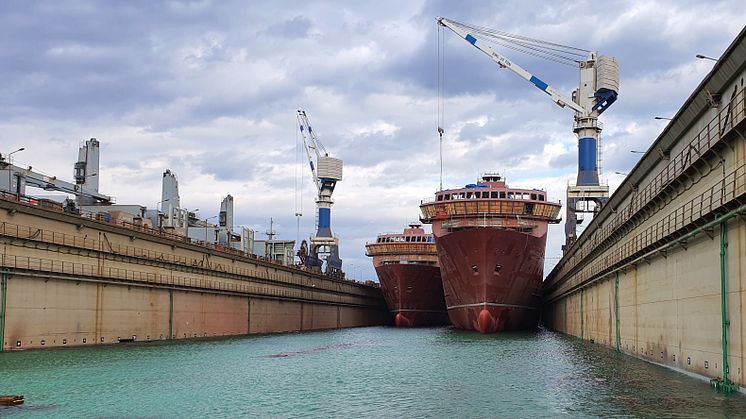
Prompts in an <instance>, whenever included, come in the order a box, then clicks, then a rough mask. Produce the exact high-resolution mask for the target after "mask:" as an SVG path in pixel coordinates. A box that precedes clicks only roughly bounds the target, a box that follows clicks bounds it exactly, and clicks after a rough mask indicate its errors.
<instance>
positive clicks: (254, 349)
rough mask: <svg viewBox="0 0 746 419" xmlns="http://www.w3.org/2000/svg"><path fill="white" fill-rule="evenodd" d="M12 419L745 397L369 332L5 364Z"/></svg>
mask: <svg viewBox="0 0 746 419" xmlns="http://www.w3.org/2000/svg"><path fill="white" fill-rule="evenodd" d="M0 394H23V395H24V396H25V397H26V404H25V405H24V406H22V407H13V408H0V416H5V415H8V416H11V417H26V416H28V417H207V416H210V417H242V416H243V417H297V416H313V417H345V418H347V417H352V418H354V417H382V418H396V417H407V418H411V417H449V418H452V417H568V418H569V417H572V418H576V417H610V416H612V417H744V416H746V397H744V396H743V395H740V394H738V395H730V396H726V395H723V394H720V393H717V392H715V391H714V390H712V389H711V388H710V387H709V385H708V383H706V382H704V381H701V380H698V379H695V378H691V377H689V376H686V375H683V374H680V373H677V372H675V371H671V370H668V369H666V368H663V367H659V366H655V365H651V364H648V363H645V362H643V361H640V360H636V359H634V358H631V357H629V356H625V355H619V354H616V353H615V352H613V351H610V350H608V349H606V348H602V347H599V346H597V345H593V344H589V343H586V342H582V341H580V340H578V339H574V338H570V337H565V336H563V335H559V334H556V333H552V332H548V331H538V332H532V333H513V334H498V335H479V334H475V333H470V332H460V331H456V330H453V329H450V328H436V329H415V330H404V329H395V328H390V327H371V328H359V329H346V330H335V331H325V332H314V333H301V334H286V335H272V336H251V337H240V338H232V339H222V340H193V341H174V342H152V343H131V344H120V345H115V346H98V347H88V348H66V349H60V350H45V351H20V352H3V353H2V354H0Z"/></svg>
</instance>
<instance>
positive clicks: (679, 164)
mask: <svg viewBox="0 0 746 419" xmlns="http://www.w3.org/2000/svg"><path fill="white" fill-rule="evenodd" d="M745 118H746V89H742V90H741V91H739V92H738V93H737V94H736V95H735V96H734V98H733V100H731V101H730V102H729V103H728V104H727V105H725V106H723V109H722V110H721V111H720V112H718V113H717V115H716V116H715V117H714V118H713V119H712V120H711V121H710V122H709V123H708V124H707V126H705V127H704V128H703V129H702V130H700V131H699V133H697V135H695V136H694V137H693V138H692V139H691V140H690V141H689V142H688V143H687V144H686V145H685V146H684V148H683V149H682V150H681V151H680V152H679V153H678V154H677V155H676V156H673V157H672V158H671V159H670V160H669V163H668V164H667V165H666V166H665V167H664V168H663V169H662V170H661V171H660V172H659V173H657V174H656V175H655V176H654V177H653V179H652V180H651V181H650V182H649V183H647V184H646V185H645V187H643V188H642V189H640V190H638V191H637V192H636V193H635V195H633V197H632V200H631V202H630V204H629V205H627V206H625V207H622V208H619V209H618V210H617V212H616V215H615V216H613V217H609V219H607V220H605V221H604V223H603V227H601V228H599V229H598V230H596V231H595V232H594V233H593V234H592V236H591V237H589V238H588V239H586V240H583V241H581V240H579V241H577V242H576V243H575V245H574V246H573V247H574V248H575V249H576V251H575V252H574V254H573V255H572V256H571V257H570V258H569V259H567V260H566V261H564V262H561V265H558V267H557V268H555V272H557V273H556V274H555V276H558V277H567V275H569V274H570V273H571V272H572V271H573V270H575V269H576V267H577V266H579V264H580V263H581V262H582V261H583V260H585V259H586V258H587V257H588V256H589V255H590V254H591V253H594V252H595V253H599V252H600V251H602V250H603V249H602V248H601V246H602V245H603V244H606V247H609V246H611V245H612V243H613V242H614V241H615V237H619V236H620V235H621V234H619V233H620V232H621V231H623V230H624V229H625V228H626V229H629V227H628V225H629V224H630V221H631V220H632V218H633V217H636V216H637V215H638V214H640V213H641V211H642V210H643V209H644V208H645V207H647V206H648V205H651V203H652V202H654V201H655V199H656V198H657V197H659V196H660V194H661V193H662V192H663V191H664V190H665V189H666V188H668V187H669V186H670V185H672V183H673V182H675V181H676V180H678V179H680V178H681V176H682V175H683V174H684V172H685V171H687V170H688V169H689V168H691V167H692V166H693V165H694V163H695V162H697V161H699V160H700V159H703V158H704V157H705V155H706V154H707V153H708V152H710V151H711V150H712V148H713V146H715V145H716V144H717V143H719V142H721V141H722V139H723V136H724V135H725V134H727V133H729V132H730V130H731V129H733V127H735V126H737V125H738V124H740V123H741V121H743V120H744V119H745Z"/></svg>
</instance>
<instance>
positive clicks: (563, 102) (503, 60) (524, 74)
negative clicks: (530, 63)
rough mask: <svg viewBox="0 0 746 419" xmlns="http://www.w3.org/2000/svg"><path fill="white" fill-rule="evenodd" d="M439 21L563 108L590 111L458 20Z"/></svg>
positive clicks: (582, 111)
mask: <svg viewBox="0 0 746 419" xmlns="http://www.w3.org/2000/svg"><path fill="white" fill-rule="evenodd" d="M438 23H439V24H440V25H442V26H445V27H446V28H448V29H450V30H452V31H453V32H454V33H455V34H456V35H458V36H460V37H461V38H463V39H465V40H466V41H467V42H469V43H470V44H472V45H473V46H474V47H475V48H477V49H478V50H480V51H482V52H483V53H485V54H487V56H489V57H490V59H492V61H494V62H496V63H497V65H499V66H500V67H501V68H507V69H508V70H510V71H512V72H513V73H515V74H517V75H518V76H519V77H521V78H522V79H524V80H526V81H528V82H530V83H531V84H533V85H534V86H536V88H538V89H539V90H541V91H542V92H544V93H546V94H547V95H549V97H551V98H552V101H553V102H554V103H556V104H557V105H559V106H560V107H561V108H564V107H565V106H569V107H570V108H572V109H573V110H575V112H577V113H579V114H581V115H582V116H587V115H588V114H589V113H590V112H589V111H588V110H586V109H584V108H583V107H582V106H580V105H578V104H577V103H575V102H573V101H572V100H570V99H567V98H565V97H564V96H562V95H561V94H560V93H559V92H557V91H556V90H554V88H553V87H551V86H549V85H548V84H547V83H545V82H544V81H542V80H541V79H540V78H538V77H536V76H535V75H533V74H531V73H529V72H528V71H527V70H526V69H524V68H523V67H521V66H519V65H518V64H516V63H514V62H512V61H510V60H509V59H508V58H507V57H505V56H503V55H501V54H499V53H497V52H495V50H493V49H492V48H491V47H490V46H489V45H484V44H483V43H481V42H479V41H478V40H477V38H476V37H474V35H472V34H470V33H469V32H467V31H465V30H464V29H463V27H461V26H460V25H458V24H457V23H456V22H454V21H452V20H449V19H446V18H444V17H439V18H438Z"/></svg>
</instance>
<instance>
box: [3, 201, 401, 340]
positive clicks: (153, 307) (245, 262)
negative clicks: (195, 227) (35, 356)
mask: <svg viewBox="0 0 746 419" xmlns="http://www.w3.org/2000/svg"><path fill="white" fill-rule="evenodd" d="M29 204H31V205H29ZM0 270H1V271H2V272H3V275H2V277H3V282H2V283H3V284H4V286H3V287H0V308H2V310H0V341H1V342H2V345H1V346H0V347H1V348H2V349H4V350H8V349H18V348H20V349H26V348H42V347H43V348H47V347H54V346H63V345H66V346H72V345H89V344H101V343H115V342H119V341H122V340H129V339H135V340H138V341H141V340H156V339H169V338H171V339H184V338H195V337H211V336H230V335H242V334H247V333H251V334H254V333H278V332H289V331H302V330H318V329H329V328H337V327H356V326H366V325H377V324H384V323H385V322H386V321H387V319H388V313H387V311H386V306H385V303H384V301H383V297H382V295H381V292H380V289H378V288H376V287H372V286H368V285H363V284H360V283H355V282H352V281H344V280H337V279H332V278H330V277H326V276H324V275H320V274H315V273H311V272H307V271H302V270H299V269H294V268H289V267H285V266H282V265H278V264H275V263H272V262H269V261H264V260H258V259H254V258H248V257H243V256H241V255H237V254H235V253H226V252H221V251H220V250H218V249H207V248H204V247H201V246H197V245H193V244H191V243H187V242H179V241H175V240H170V239H168V238H167V237H160V236H158V235H154V233H153V232H148V231H144V232H141V231H135V230H132V229H127V228H123V227H121V226H115V225H110V224H107V223H100V222H96V221H92V220H86V219H82V218H79V217H76V216H71V215H67V214H62V213H56V212H52V211H49V210H45V209H41V208H39V207H38V206H35V205H34V204H33V202H26V203H24V202H12V201H9V200H4V199H0Z"/></svg>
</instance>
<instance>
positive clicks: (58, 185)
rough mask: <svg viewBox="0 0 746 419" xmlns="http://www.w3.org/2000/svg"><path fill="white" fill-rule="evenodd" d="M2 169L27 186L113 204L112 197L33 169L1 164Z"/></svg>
mask: <svg viewBox="0 0 746 419" xmlns="http://www.w3.org/2000/svg"><path fill="white" fill-rule="evenodd" d="M0 166H1V167H0V168H3V169H5V170H10V171H11V173H12V174H13V175H14V176H18V177H22V178H23V179H24V181H25V182H26V185H30V186H34V187H37V188H41V189H44V190H47V191H59V192H64V193H70V194H74V195H78V196H84V197H87V198H93V199H95V200H97V201H99V202H101V203H111V202H112V198H111V197H110V196H107V195H104V194H100V193H98V192H95V191H91V190H88V189H86V188H84V187H83V185H75V184H73V183H70V182H65V181H64V180H60V179H57V178H56V177H54V176H47V175H44V174H42V173H38V172H35V171H33V170H31V168H22V167H18V166H16V165H13V164H9V163H7V162H4V161H3V162H0Z"/></svg>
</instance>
